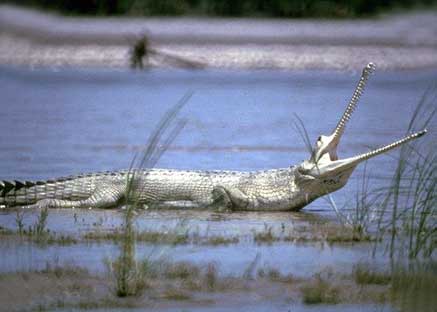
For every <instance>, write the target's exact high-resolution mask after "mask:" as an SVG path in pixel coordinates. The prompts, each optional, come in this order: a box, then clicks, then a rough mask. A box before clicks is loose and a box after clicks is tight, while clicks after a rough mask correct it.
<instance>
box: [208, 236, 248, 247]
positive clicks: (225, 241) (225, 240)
mask: <svg viewBox="0 0 437 312" xmlns="http://www.w3.org/2000/svg"><path fill="white" fill-rule="evenodd" d="M239 242H240V239H239V238H238V237H237V236H234V237H224V236H210V237H207V239H206V240H205V241H204V242H203V244H204V245H213V246H217V245H229V244H238V243H239Z"/></svg>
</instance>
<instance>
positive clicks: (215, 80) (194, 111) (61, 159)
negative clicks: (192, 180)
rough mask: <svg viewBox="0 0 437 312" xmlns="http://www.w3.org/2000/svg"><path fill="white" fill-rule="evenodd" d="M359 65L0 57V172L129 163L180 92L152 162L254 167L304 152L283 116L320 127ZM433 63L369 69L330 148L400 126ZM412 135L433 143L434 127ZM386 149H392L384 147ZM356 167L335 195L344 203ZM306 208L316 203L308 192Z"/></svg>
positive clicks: (431, 75) (372, 164)
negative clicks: (26, 63) (167, 136)
mask: <svg viewBox="0 0 437 312" xmlns="http://www.w3.org/2000/svg"><path fill="white" fill-rule="evenodd" d="M358 77H359V73H358V72H354V73H342V72H334V71H325V72H319V71H302V72H300V71H297V72H278V71H242V72H229V71H197V72H196V71H174V70H171V71H155V70H152V71H144V72H131V71H117V70H92V69H86V70H85V69H84V70H67V69H65V70H59V71H56V70H49V69H35V70H28V69H24V68H16V67H0V87H1V90H2V96H1V99H0V108H1V111H2V113H1V114H0V131H1V132H0V133H2V135H1V144H0V159H1V160H2V161H1V162H0V179H4V180H13V179H22V180H24V179H30V180H35V179H47V178H53V177H58V176H66V175H71V174H77V173H80V172H92V171H104V170H114V169H120V168H127V167H129V164H130V161H131V159H132V157H133V156H134V154H135V153H136V152H138V151H140V150H141V146H142V145H143V144H144V143H145V142H146V139H147V136H148V135H149V133H150V132H151V131H152V129H153V128H154V127H155V126H156V124H157V121H158V120H159V118H160V117H161V116H162V114H163V113H164V112H165V110H167V109H168V108H169V107H171V106H172V105H174V104H175V103H176V102H177V101H178V100H179V99H180V98H181V97H182V96H183V95H184V94H185V93H187V92H189V91H194V92H195V93H194V95H193V97H192V98H191V100H190V101H189V103H188V104H187V105H186V107H185V108H184V109H183V111H182V113H181V114H180V118H181V119H187V120H188V124H187V125H186V127H185V128H184V129H183V131H182V132H181V133H180V135H179V136H178V137H177V138H176V140H175V142H174V143H173V145H172V146H171V147H170V148H169V150H168V151H167V153H166V154H165V155H164V156H163V157H162V158H161V160H160V161H159V163H158V165H157V167H170V168H181V169H235V170H259V169H269V168H275V167H286V166H289V165H293V164H297V163H299V162H301V161H302V160H303V159H307V158H308V157H309V153H308V151H307V149H306V148H305V146H304V143H303V141H302V139H301V138H300V136H299V134H298V133H297V131H295V129H294V127H293V119H294V114H296V115H298V116H299V117H300V118H301V119H302V120H303V122H304V124H305V127H306V129H307V131H308V134H309V136H310V138H311V141H312V142H314V141H315V140H316V138H317V137H318V135H320V134H329V132H330V131H332V129H333V128H334V127H335V125H336V124H337V122H338V119H339V117H340V116H341V114H342V112H343V110H344V108H345V106H346V104H347V102H348V100H349V99H350V97H351V95H352V92H353V89H354V87H355V84H356V82H357V80H358ZM436 80H437V72H436V71H421V72H419V71H399V72H381V73H378V72H377V74H376V75H375V77H372V78H371V79H370V82H369V84H368V86H367V91H366V92H365V94H364V95H363V96H362V99H361V104H360V105H359V107H358V109H357V111H356V113H355V115H354V116H353V118H352V120H351V122H350V123H349V124H348V128H347V130H346V133H345V135H344V137H343V139H342V142H341V144H340V147H339V157H340V158H341V157H345V156H352V155H355V154H358V153H361V152H365V151H367V150H368V147H369V146H372V147H375V146H379V145H383V144H386V143H389V142H392V141H393V140H395V139H398V138H400V137H402V136H403V135H404V132H405V129H406V128H407V125H408V122H409V120H410V118H411V115H412V112H413V111H414V108H415V106H416V105H417V103H418V102H419V100H420V98H421V96H422V94H423V93H424V91H425V90H426V89H427V88H428V87H429V86H430V85H431V84H432V83H435V81H436ZM428 128H429V129H428V130H429V133H428V135H427V136H426V137H424V138H422V139H421V140H422V142H427V143H431V142H435V141H436V139H437V131H435V129H436V128H437V125H436V124H435V123H434V124H432V125H431V126H430V127H428ZM391 155H392V156H394V157H396V155H397V153H396V151H395V152H392V153H391ZM362 167H363V166H361V167H360V168H359V169H358V170H356V172H355V174H353V175H352V178H351V180H350V181H349V184H348V185H347V186H346V187H345V188H344V189H343V190H340V191H339V192H337V193H336V194H335V199H336V200H338V201H340V202H345V201H346V200H347V199H353V196H348V194H351V193H353V191H355V190H356V188H357V181H358V180H360V177H361V175H360V174H359V171H360V170H361V169H362ZM393 168H394V161H393V159H392V157H387V156H380V157H377V158H375V159H372V160H371V161H369V163H368V172H369V173H370V174H371V176H372V180H371V185H372V187H379V186H382V185H386V183H387V179H388V178H389V177H390V175H391V174H392V172H393ZM306 209H307V210H311V209H315V210H328V209H329V208H328V205H327V204H326V202H325V201H324V200H323V199H319V200H317V201H315V202H314V203H312V204H311V205H309V206H308V207H307V208H306Z"/></svg>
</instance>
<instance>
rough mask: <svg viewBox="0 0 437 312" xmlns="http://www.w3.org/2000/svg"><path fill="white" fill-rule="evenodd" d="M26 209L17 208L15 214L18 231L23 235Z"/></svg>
mask: <svg viewBox="0 0 437 312" xmlns="http://www.w3.org/2000/svg"><path fill="white" fill-rule="evenodd" d="M23 220H24V211H23V209H17V211H16V214H15V224H16V225H17V231H18V234H19V235H23V232H24V222H23Z"/></svg>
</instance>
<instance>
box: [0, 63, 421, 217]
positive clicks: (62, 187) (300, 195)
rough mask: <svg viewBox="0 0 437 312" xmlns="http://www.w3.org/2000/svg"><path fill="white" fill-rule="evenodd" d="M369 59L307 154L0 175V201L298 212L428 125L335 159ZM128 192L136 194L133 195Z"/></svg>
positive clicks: (48, 205)
mask: <svg viewBox="0 0 437 312" xmlns="http://www.w3.org/2000/svg"><path fill="white" fill-rule="evenodd" d="M374 69H375V65H374V64H373V63H369V64H367V66H365V68H364V69H363V71H362V73H361V77H360V79H359V81H358V84H357V86H356V88H355V91H354V93H353V95H352V98H351V100H350V102H349V104H348V105H347V107H346V109H345V111H344V113H343V115H342V116H341V118H340V120H339V122H338V124H337V125H336V127H335V129H334V131H333V132H332V133H331V134H330V135H321V136H320V137H319V138H318V139H317V142H316V144H315V146H314V147H313V148H312V152H311V156H310V158H309V159H308V160H305V161H303V162H302V163H301V164H299V165H295V166H290V167H287V168H280V169H272V170H265V171H251V172H240V171H194V170H169V169H154V168H150V169H135V170H124V171H115V172H103V173H92V174H86V175H78V176H71V177H67V178H58V179H54V180H48V181H36V182H32V181H24V182H21V181H12V182H11V181H9V182H8V181H1V182H0V205H1V206H3V207H11V206H23V207H28V208H85V207H87V208H111V207H117V206H120V205H123V204H126V203H129V202H133V201H134V202H135V203H137V204H140V205H142V206H143V207H145V208H201V209H208V208H212V209H215V208H217V209H219V210H235V211H297V210H300V209H301V208H302V207H304V206H305V205H307V204H309V203H311V202H312V201H314V200H315V199H316V198H318V197H321V196H324V195H326V194H329V193H331V192H334V191H336V190H338V189H340V188H342V187H343V186H344V185H345V184H346V183H347V181H348V179H349V177H350V176H351V174H352V172H353V171H354V169H355V168H356V167H357V165H358V164H360V163H361V162H363V161H365V160H367V159H369V158H372V157H374V156H376V155H379V154H382V153H386V152H387V151H389V150H391V149H393V148H396V147H398V146H400V145H402V144H404V143H406V142H408V141H411V140H413V139H416V138H418V137H420V136H422V135H424V134H425V133H426V129H425V130H422V131H419V132H416V133H412V134H410V135H407V136H405V137H404V138H402V139H400V140H398V141H395V142H393V143H391V144H388V145H386V146H383V147H380V148H377V149H375V150H372V151H369V152H366V153H363V154H360V155H357V156H353V157H349V158H344V159H339V158H338V156H337V147H338V145H339V143H340V139H341V137H342V135H343V133H344V130H345V127H346V124H347V122H348V121H349V119H350V117H351V116H352V113H353V112H354V110H355V108H356V106H357V103H358V101H359V98H360V96H361V95H362V93H363V91H364V88H365V85H366V82H367V81H368V78H369V76H370V75H371V73H372V72H373V71H374ZM133 194H134V196H133Z"/></svg>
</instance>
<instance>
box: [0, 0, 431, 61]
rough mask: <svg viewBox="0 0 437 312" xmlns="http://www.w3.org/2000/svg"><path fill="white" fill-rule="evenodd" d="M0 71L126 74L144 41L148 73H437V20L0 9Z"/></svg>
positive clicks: (426, 15) (423, 15)
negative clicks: (76, 69) (187, 66)
mask: <svg viewBox="0 0 437 312" xmlns="http://www.w3.org/2000/svg"><path fill="white" fill-rule="evenodd" d="M0 29H1V31H0V64H3V65H5V64H8V65H10V64H13V65H26V66H81V67H84V66H85V67H87V66H91V67H121V68H123V67H128V66H129V62H130V60H129V55H130V51H131V47H132V46H133V45H134V43H135V42H136V40H138V38H140V37H141V36H142V35H144V34H146V35H147V36H148V37H149V39H150V43H151V47H152V48H153V49H154V50H156V51H159V53H157V54H154V55H152V56H151V58H150V66H152V67H178V66H184V64H183V63H182V64H181V63H178V62H171V61H169V58H168V56H170V57H175V58H179V59H185V60H191V61H195V62H197V63H199V64H202V66H203V67H205V68H226V69H266V68H268V69H282V70H294V69H339V70H359V69H361V68H362V66H363V64H366V63H367V62H368V61H373V62H375V63H377V64H378V67H379V68H380V69H384V70H393V69H420V68H430V67H431V68H433V67H435V68H437V37H436V36H435V33H437V13H436V12H415V13H411V14H404V15H392V16H386V17H381V18H378V19H360V20H341V21H339V20H292V19H287V20H278V19H229V18H226V19H214V18H197V19H195V18H143V19H140V18H83V17H61V16H58V15H53V14H48V13H42V12H39V11H33V10H29V9H23V8H17V7H13V6H6V5H2V6H0Z"/></svg>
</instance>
